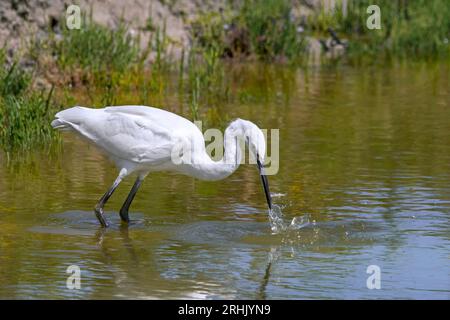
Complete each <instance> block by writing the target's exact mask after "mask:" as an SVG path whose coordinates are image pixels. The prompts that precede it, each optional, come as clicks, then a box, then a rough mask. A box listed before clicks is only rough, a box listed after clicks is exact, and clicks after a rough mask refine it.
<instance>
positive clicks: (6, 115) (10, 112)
mask: <svg viewBox="0 0 450 320" xmlns="http://www.w3.org/2000/svg"><path fill="white" fill-rule="evenodd" d="M51 94H52V90H51V91H50V93H49V94H48V96H45V95H44V94H43V93H41V94H38V93H34V94H31V95H30V96H19V97H17V96H12V95H8V96H7V97H5V98H3V99H1V101H0V128H1V130H0V146H1V147H2V149H4V150H7V151H11V150H17V149H22V150H23V149H31V148H33V147H35V146H42V145H45V144H46V143H48V142H50V141H51V140H52V139H54V138H55V131H54V130H53V129H52V128H51V126H50V122H51V120H52V118H53V114H54V111H53V110H52V108H51V105H50V101H51Z"/></svg>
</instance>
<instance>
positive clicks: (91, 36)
mask: <svg viewBox="0 0 450 320" xmlns="http://www.w3.org/2000/svg"><path fill="white" fill-rule="evenodd" d="M84 20H85V23H83V27H82V28H80V29H79V30H76V29H75V30H69V29H66V28H63V30H64V31H63V37H62V40H61V41H60V42H57V43H56V46H55V50H56V53H57V55H58V62H59V64H60V66H61V67H62V68H63V69H64V68H70V67H80V68H82V69H83V70H86V71H88V72H91V73H94V74H98V73H102V72H108V71H110V70H114V71H118V72H123V71H125V70H126V69H127V68H128V67H129V66H131V65H132V64H134V63H136V62H137V61H138V59H139V44H138V41H137V40H136V39H134V38H133V37H131V35H129V33H128V29H127V27H126V26H125V25H123V24H120V25H119V26H118V27H117V28H116V29H115V30H111V29H108V28H107V27H104V26H101V25H98V24H96V23H94V22H91V21H88V20H86V19H84Z"/></svg>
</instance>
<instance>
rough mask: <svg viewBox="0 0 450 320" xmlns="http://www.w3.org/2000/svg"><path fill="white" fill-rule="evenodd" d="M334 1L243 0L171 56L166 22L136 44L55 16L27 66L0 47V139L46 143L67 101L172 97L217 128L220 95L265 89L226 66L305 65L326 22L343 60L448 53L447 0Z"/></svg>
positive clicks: (6, 146) (125, 35)
mask: <svg viewBox="0 0 450 320" xmlns="http://www.w3.org/2000/svg"><path fill="white" fill-rule="evenodd" d="M339 3H340V2H339V1H337V7H336V8H335V9H334V10H331V11H330V10H329V11H324V10H317V11H315V13H313V14H310V15H309V16H307V19H306V20H305V19H301V18H299V17H297V16H295V15H293V14H292V12H293V10H292V2H291V1H288V0H246V1H243V2H242V3H241V4H240V5H239V6H235V7H233V9H230V8H228V9H227V8H226V9H225V10H224V11H223V12H215V13H207V14H203V15H200V16H199V17H198V18H197V19H196V20H195V21H192V22H191V27H192V28H191V30H192V47H190V48H185V49H184V50H183V51H182V54H181V56H180V57H179V59H176V60H174V58H173V56H171V55H170V54H169V47H170V41H169V40H170V39H168V37H167V35H166V32H165V26H159V27H154V28H152V36H151V38H150V39H149V41H148V44H147V47H145V48H142V47H141V46H140V38H139V37H140V36H139V34H138V35H137V36H136V35H134V36H131V34H130V32H129V29H128V27H127V25H126V24H124V23H120V24H119V25H118V26H117V27H116V28H115V29H113V30H112V29H108V28H106V27H103V26H100V25H98V24H95V23H93V22H92V21H90V20H89V19H85V20H84V23H83V27H82V28H81V29H80V30H67V29H66V28H65V26H64V24H63V23H61V26H60V29H61V30H62V31H61V32H60V33H58V34H57V33H55V32H53V31H50V32H49V35H48V37H47V38H45V39H43V40H39V41H38V42H35V43H33V44H32V45H30V48H29V52H28V54H27V55H26V56H27V58H28V59H29V60H31V61H32V62H33V63H32V65H33V66H34V67H32V68H30V67H28V68H24V67H21V63H20V61H19V60H18V59H16V58H13V59H12V61H13V62H8V63H7V62H6V55H5V52H4V51H0V53H1V54H0V58H1V61H0V62H1V63H0V65H1V68H0V123H1V127H0V147H1V148H2V149H3V150H7V151H12V150H14V149H21V150H30V149H32V148H34V147H36V146H42V145H48V144H51V143H52V142H53V141H56V140H55V137H56V136H57V135H56V134H55V132H54V131H53V130H52V129H51V127H50V122H51V119H52V118H53V115H54V113H56V112H57V111H58V110H60V109H61V108H66V107H69V106H72V105H74V104H84V105H88V106H93V107H101V106H104V105H114V104H125V103H135V104H144V105H156V106H165V105H168V104H169V103H172V104H177V105H178V106H179V107H180V108H179V109H180V110H181V113H183V115H184V116H186V117H188V118H190V119H192V120H195V119H202V120H203V121H206V125H215V126H221V125H222V124H223V123H224V122H226V121H227V120H229V119H228V115H227V112H226V105H227V103H234V102H236V101H242V100H243V99H244V100H249V99H251V100H255V99H267V98H268V97H267V95H268V94H269V93H267V94H261V95H260V96H258V94H255V93H254V92H259V91H258V90H255V89H254V88H251V89H248V88H244V87H242V86H240V85H239V83H240V82H239V78H240V77H236V75H235V74H234V73H233V72H231V70H232V69H233V66H239V65H241V64H247V63H249V62H252V63H253V62H255V61H257V63H262V64H266V65H267V64H273V63H277V64H283V65H285V66H286V65H287V66H289V68H292V69H294V68H297V67H301V68H307V67H308V65H307V61H308V58H309V56H308V55H309V53H310V49H309V48H310V46H311V41H313V40H314V39H322V40H324V41H323V42H325V40H326V39H327V38H329V37H330V34H329V32H330V30H333V31H334V32H335V33H336V35H337V36H338V37H340V38H342V39H344V38H345V39H348V45H346V52H345V53H344V54H343V55H342V56H340V58H339V57H338V59H342V60H343V61H348V60H351V61H359V62H361V63H372V62H373V61H384V60H385V59H386V58H389V59H392V58H395V59H397V58H398V59H406V58H408V59H410V58H414V59H446V60H448V58H449V56H450V52H449V48H450V46H449V43H448V42H449V39H450V6H448V3H447V1H446V0H435V1H432V2H428V1H425V0H416V1H389V0H374V1H368V0H361V1H348V7H347V8H346V10H342V8H341V7H340V5H339ZM371 4H377V5H379V7H380V8H381V26H382V28H381V30H369V29H368V28H367V27H366V20H367V17H368V16H369V14H368V13H367V11H366V10H367V7H368V6H369V5H371ZM14 61H15V62H14ZM36 75H37V76H36ZM36 77H39V78H44V79H45V80H46V81H47V83H48V86H47V89H45V90H42V89H37V86H36V85H35V82H36ZM50 88H52V89H50ZM53 88H54V90H53ZM266 91H267V92H269V91H270V90H269V89H268V88H266ZM80 97H82V98H80ZM168 97H177V101H168V100H167V99H168Z"/></svg>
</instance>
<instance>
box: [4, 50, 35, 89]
mask: <svg viewBox="0 0 450 320" xmlns="http://www.w3.org/2000/svg"><path fill="white" fill-rule="evenodd" d="M0 65H1V67H0V96H2V97H6V96H9V95H11V96H19V95H21V94H22V93H23V92H25V91H26V90H27V88H28V87H29V85H30V82H31V76H30V75H29V74H28V73H26V72H25V71H24V70H23V69H21V68H20V67H19V66H18V63H17V62H14V63H13V64H12V65H8V64H7V63H6V55H5V52H4V50H1V51H0Z"/></svg>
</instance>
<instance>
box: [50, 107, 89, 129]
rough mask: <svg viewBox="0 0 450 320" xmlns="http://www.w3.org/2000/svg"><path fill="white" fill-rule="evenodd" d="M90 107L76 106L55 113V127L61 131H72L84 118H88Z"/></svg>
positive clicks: (52, 124) (53, 125) (53, 122)
mask: <svg viewBox="0 0 450 320" xmlns="http://www.w3.org/2000/svg"><path fill="white" fill-rule="evenodd" d="M89 110H90V109H89V108H85V107H80V106H76V107H73V108H70V109H66V110H63V111H60V112H58V113H57V114H55V120H53V121H52V123H51V126H52V127H53V129H57V130H60V131H71V130H72V129H73V127H74V126H76V125H78V124H80V122H82V120H83V118H84V119H86V116H87V114H86V113H87V112H89Z"/></svg>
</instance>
